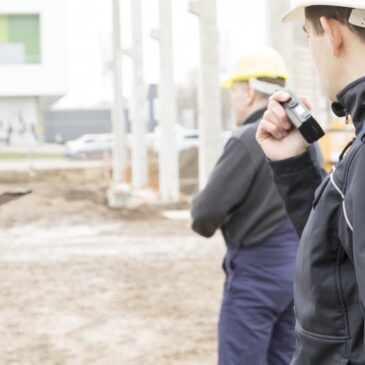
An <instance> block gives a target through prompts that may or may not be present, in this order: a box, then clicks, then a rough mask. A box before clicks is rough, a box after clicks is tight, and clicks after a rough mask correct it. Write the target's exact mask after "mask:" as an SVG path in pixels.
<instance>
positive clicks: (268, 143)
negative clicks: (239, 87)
mask: <svg viewBox="0 0 365 365" xmlns="http://www.w3.org/2000/svg"><path fill="white" fill-rule="evenodd" d="M289 100H290V95H289V94H287V93H286V92H283V91H279V92H277V93H275V94H274V95H273V96H271V98H270V101H269V105H268V108H267V110H266V112H265V114H264V116H263V119H262V121H261V122H260V125H259V127H258V129H257V133H256V140H257V142H258V143H259V144H260V146H261V148H262V149H263V151H264V153H265V155H266V156H267V157H268V158H269V159H270V160H272V161H277V160H284V159H286V158H290V157H294V156H298V155H301V154H302V153H304V152H305V151H306V149H307V148H308V147H309V146H310V145H309V143H308V142H307V141H306V140H305V139H304V138H303V136H302V135H301V134H300V132H299V131H298V129H296V128H295V127H293V125H292V124H291V123H290V121H289V119H288V117H287V115H286V112H285V109H284V108H283V106H282V105H281V104H280V103H283V102H286V101H289ZM302 101H303V102H304V104H305V105H306V107H307V108H308V109H311V106H310V105H309V103H308V101H307V100H306V99H304V98H302Z"/></svg>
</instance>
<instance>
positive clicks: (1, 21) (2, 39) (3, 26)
mask: <svg viewBox="0 0 365 365" xmlns="http://www.w3.org/2000/svg"><path fill="white" fill-rule="evenodd" d="M8 39H9V33H8V19H7V16H6V15H0V43H7V42H8Z"/></svg>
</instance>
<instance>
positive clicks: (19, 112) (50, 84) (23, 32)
mask: <svg viewBox="0 0 365 365" xmlns="http://www.w3.org/2000/svg"><path fill="white" fill-rule="evenodd" d="M66 25H67V22H66V5H65V1H63V0H52V1H44V0H32V1H29V0H1V2H0V80H1V82H0V138H1V134H2V135H4V134H5V135H8V134H9V133H10V134H12V135H14V136H17V137H16V138H15V139H18V140H17V142H19V143H22V141H21V139H22V136H23V135H26V134H29V133H28V132H30V134H31V135H33V134H34V136H36V135H37V134H39V132H41V128H40V127H41V125H42V115H43V111H44V110H45V109H46V108H48V107H49V106H50V105H52V104H53V103H54V102H56V101H57V100H58V99H59V98H60V97H62V96H63V95H65V94H66V92H67V47H66V44H67V32H66ZM28 137H29V136H27V138H28ZM8 142H9V141H8ZM14 142H15V141H14Z"/></svg>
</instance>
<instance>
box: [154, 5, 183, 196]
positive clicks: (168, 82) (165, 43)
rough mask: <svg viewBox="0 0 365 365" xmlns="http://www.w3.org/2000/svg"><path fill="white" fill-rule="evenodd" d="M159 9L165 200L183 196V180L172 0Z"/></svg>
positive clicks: (161, 156)
mask: <svg viewBox="0 0 365 365" xmlns="http://www.w3.org/2000/svg"><path fill="white" fill-rule="evenodd" d="M159 13H160V29H159V30H158V31H155V32H154V33H153V37H154V38H155V39H157V40H159V42H160V84H159V87H158V98H159V116H160V118H159V130H160V136H159V138H160V143H159V185H160V196H161V199H162V201H163V202H176V201H178V200H179V197H180V184H179V155H178V146H177V128H176V127H177V102H176V88H175V82H174V60H173V47H172V42H173V39H172V32H173V29H172V5H171V0H159Z"/></svg>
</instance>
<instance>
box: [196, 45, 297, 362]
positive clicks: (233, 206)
mask: <svg viewBox="0 0 365 365" xmlns="http://www.w3.org/2000/svg"><path fill="white" fill-rule="evenodd" d="M287 78H288V73H287V71H286V68H285V65H284V62H283V60H282V58H281V56H280V55H279V54H278V52H276V51H275V50H274V49H271V48H263V49H260V50H257V51H255V52H253V53H252V54H250V55H247V56H246V57H244V58H243V59H242V60H241V61H240V62H239V63H238V65H237V67H236V68H235V70H234V72H233V75H232V77H231V78H230V79H229V80H227V81H226V82H224V83H223V84H222V86H223V87H225V88H229V89H230V90H231V107H232V111H233V114H234V118H235V121H236V124H237V126H238V129H237V131H236V132H235V133H234V134H233V136H232V138H231V139H230V140H229V141H228V142H227V144H226V146H225V149H224V152H223V154H222V156H221V158H220V159H219V161H218V163H217V165H216V166H215V168H214V171H213V172H212V174H211V176H210V178H209V181H208V183H207V186H206V187H205V189H204V190H203V191H202V192H200V193H199V194H198V195H197V196H196V197H195V198H194V200H193V206H192V211H191V213H192V228H193V230H194V231H196V232H197V233H199V234H200V235H202V236H204V237H211V236H212V235H213V234H214V233H215V232H216V230H217V229H221V231H222V233H223V237H224V240H225V243H226V247H227V252H226V256H225V258H224V263H223V268H224V271H225V275H226V278H225V284H224V293H223V300H222V305H221V312H220V318H219V325H218V347H219V351H218V352H219V355H218V357H219V365H241V364H242V365H243V364H244V365H287V364H289V363H290V360H291V358H292V356H293V352H294V348H295V339H294V313H293V276H294V266H295V258H296V253H297V247H298V236H297V234H296V233H295V231H294V228H293V226H292V224H291V222H290V220H289V219H288V217H287V214H286V211H285V208H284V203H283V201H282V199H281V197H280V196H279V193H278V192H277V189H276V187H275V184H274V181H273V177H272V173H271V170H270V168H269V167H268V165H267V163H266V160H265V156H264V154H263V152H262V150H261V148H260V146H259V145H258V143H257V142H256V140H255V134H256V130H257V127H258V124H259V121H260V120H261V118H262V116H263V114H264V112H265V110H266V108H267V105H268V98H269V96H270V95H271V94H272V93H274V92H275V90H277V89H278V88H280V87H282V86H284V85H285V81H286V80H287Z"/></svg>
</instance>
